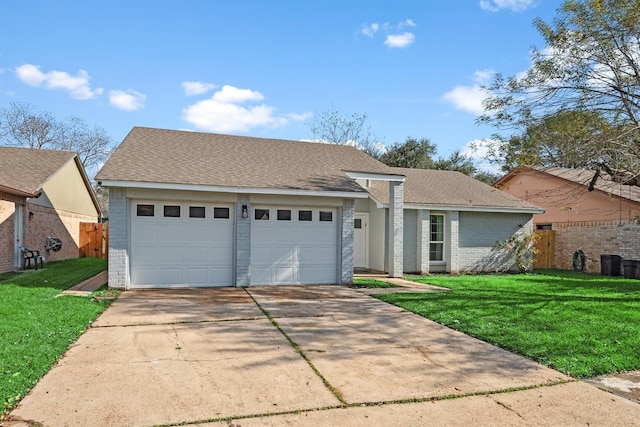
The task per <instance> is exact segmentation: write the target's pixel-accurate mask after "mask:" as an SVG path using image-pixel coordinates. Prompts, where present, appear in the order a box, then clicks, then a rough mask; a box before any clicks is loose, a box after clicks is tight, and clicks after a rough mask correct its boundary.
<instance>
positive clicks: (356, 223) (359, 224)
mask: <svg viewBox="0 0 640 427" xmlns="http://www.w3.org/2000/svg"><path fill="white" fill-rule="evenodd" d="M353 225H354V228H362V219H360V218H356V219H354V220H353Z"/></svg>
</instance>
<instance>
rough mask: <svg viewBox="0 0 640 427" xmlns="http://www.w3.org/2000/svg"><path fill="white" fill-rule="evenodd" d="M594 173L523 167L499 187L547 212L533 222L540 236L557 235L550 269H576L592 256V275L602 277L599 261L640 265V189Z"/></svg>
mask: <svg viewBox="0 0 640 427" xmlns="http://www.w3.org/2000/svg"><path fill="white" fill-rule="evenodd" d="M594 175H595V172H594V171H592V170H580V169H568V168H545V167H539V166H524V167H520V168H518V169H515V170H513V171H511V172H509V173H508V174H507V175H505V176H504V177H503V178H502V179H500V180H499V181H498V182H496V183H495V184H494V186H495V187H496V188H499V189H501V190H503V191H505V192H507V193H509V194H511V195H513V196H516V197H518V198H521V199H523V200H526V201H527V202H529V203H533V204H535V205H537V206H540V207H542V208H544V209H545V212H544V213H540V214H535V215H534V216H533V222H534V226H535V228H536V229H538V230H553V231H554V236H555V237H554V239H555V254H554V256H553V257H552V258H553V263H552V265H551V266H555V267H558V268H571V267H572V255H573V253H574V252H575V251H576V250H578V249H580V250H582V251H583V252H585V254H586V255H587V270H588V271H592V272H597V271H600V255H602V254H614V255H620V256H622V257H624V258H627V259H640V228H639V227H638V226H637V223H636V222H637V221H638V219H639V218H640V187H638V186H633V185H623V184H620V183H617V182H613V181H612V180H611V178H610V177H609V176H608V175H607V174H605V173H601V174H600V175H599V176H598V178H597V179H596V181H595V182H594V188H593V191H589V188H588V187H589V184H590V183H591V181H592V180H593V178H594Z"/></svg>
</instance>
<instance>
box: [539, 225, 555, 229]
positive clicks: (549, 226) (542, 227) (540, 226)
mask: <svg viewBox="0 0 640 427" xmlns="http://www.w3.org/2000/svg"><path fill="white" fill-rule="evenodd" d="M552 228H553V227H552V226H551V224H537V225H536V230H551V229H552Z"/></svg>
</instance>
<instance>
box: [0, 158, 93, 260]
mask: <svg viewBox="0 0 640 427" xmlns="http://www.w3.org/2000/svg"><path fill="white" fill-rule="evenodd" d="M100 216H101V211H100V207H99V205H98V201H97V199H96V197H95V194H94V192H93V189H92V187H91V184H90V182H89V180H88V178H87V176H86V173H85V171H84V169H83V167H82V163H81V162H80V159H79V158H78V155H77V154H76V153H74V152H69V151H53V150H36V149H29V148H14V147H0V242H1V245H0V272H5V271H11V270H14V269H17V268H21V267H22V265H23V264H22V255H21V253H20V251H19V247H20V246H25V247H27V248H29V249H34V250H39V251H40V254H41V255H43V256H44V257H45V259H46V260H47V261H53V260H61V259H67V258H77V257H78V245H79V243H80V242H79V228H80V225H79V224H80V222H97V221H98V220H99V218H100ZM47 237H51V238H54V239H58V240H59V241H60V242H61V243H62V246H61V247H59V248H58V247H56V249H57V250H52V249H48V250H47V248H46V247H45V246H46V243H47V241H46V239H47Z"/></svg>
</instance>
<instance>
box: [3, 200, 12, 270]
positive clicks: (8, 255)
mask: <svg viewBox="0 0 640 427" xmlns="http://www.w3.org/2000/svg"><path fill="white" fill-rule="evenodd" d="M15 209H16V208H15V204H14V203H13V202H8V201H5V200H0V273H4V272H5V271H12V270H13V256H14V248H13V246H14V245H13V239H14V237H15V236H14V230H15V228H14V223H13V219H14V212H15Z"/></svg>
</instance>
